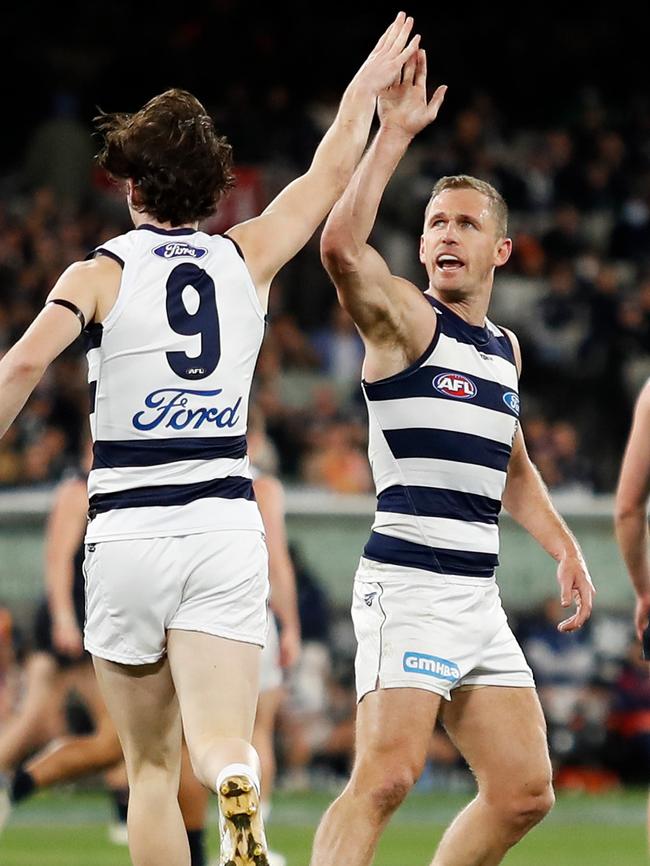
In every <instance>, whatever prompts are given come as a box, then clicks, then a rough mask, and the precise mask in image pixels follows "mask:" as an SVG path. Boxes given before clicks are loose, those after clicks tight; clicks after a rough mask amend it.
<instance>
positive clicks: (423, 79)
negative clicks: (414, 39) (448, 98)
mask: <svg viewBox="0 0 650 866" xmlns="http://www.w3.org/2000/svg"><path fill="white" fill-rule="evenodd" d="M446 92H447V86H446V85H445V84H441V85H440V87H438V88H437V90H436V92H435V93H434V94H433V96H432V97H431V99H430V100H429V101H427V55H426V52H425V51H424V49H419V50H418V51H416V52H414V53H413V54H412V55H411V56H410V57H409V58H408V60H407V61H406V63H405V64H404V67H403V69H402V71H401V74H399V75H397V76H396V77H395V78H394V79H393V80H392V82H391V83H390V86H388V87H387V88H386V89H385V90H384V91H383V92H382V93H380V95H379V106H378V108H379V120H380V121H381V125H382V127H384V128H388V127H392V128H397V129H399V130H401V131H402V132H404V133H405V134H406V135H408V136H409V137H411V138H413V136H415V135H417V134H418V132H420V131H421V130H422V129H424V127H425V126H428V125H429V124H430V123H431V122H432V121H434V120H435V119H436V117H437V116H438V111H439V110H440V106H441V105H442V103H443V100H444V98H445V93H446Z"/></svg>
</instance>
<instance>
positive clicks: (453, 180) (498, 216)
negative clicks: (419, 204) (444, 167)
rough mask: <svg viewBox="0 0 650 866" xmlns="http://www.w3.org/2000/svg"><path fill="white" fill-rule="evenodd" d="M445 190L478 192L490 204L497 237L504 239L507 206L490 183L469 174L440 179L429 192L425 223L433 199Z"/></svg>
mask: <svg viewBox="0 0 650 866" xmlns="http://www.w3.org/2000/svg"><path fill="white" fill-rule="evenodd" d="M446 189H474V190H476V192H480V193H481V194H482V195H484V196H485V197H486V198H487V199H488V200H489V202H490V208H491V210H492V213H493V214H494V218H495V220H496V224H497V230H498V235H499V237H504V238H505V237H506V236H507V234H508V205H507V204H506V203H505V200H504V198H503V196H502V195H501V193H500V192H499V191H498V190H497V189H495V188H494V187H493V186H492V184H491V183H488V182H487V181H485V180H479V178H477V177H471V175H469V174H453V175H449V176H447V177H441V178H440V180H439V181H438V182H437V183H436V185H435V186H434V188H433V189H432V191H431V198H430V199H429V203H428V204H427V207H426V210H425V211H424V221H425V222H426V220H427V216H428V214H429V209H430V207H431V203H432V202H433V200H434V198H435V197H436V196H438V195H440V193H441V192H444V191H445V190H446Z"/></svg>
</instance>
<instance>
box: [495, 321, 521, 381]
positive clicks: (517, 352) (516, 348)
mask: <svg viewBox="0 0 650 866" xmlns="http://www.w3.org/2000/svg"><path fill="white" fill-rule="evenodd" d="M499 328H500V330H501V331H503V333H504V334H505V335H506V337H507V338H508V340H509V341H510V345H511V346H512V351H513V353H514V356H515V364H516V365H517V372H518V373H519V374H521V347H520V345H519V340H518V339H517V335H516V334H515V332H514V331H511V330H510V328H504V327H503V325H499Z"/></svg>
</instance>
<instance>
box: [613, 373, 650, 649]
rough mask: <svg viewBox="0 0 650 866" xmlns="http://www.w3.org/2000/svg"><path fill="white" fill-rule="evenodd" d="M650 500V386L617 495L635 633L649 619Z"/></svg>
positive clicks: (632, 434) (638, 409)
mask: <svg viewBox="0 0 650 866" xmlns="http://www.w3.org/2000/svg"><path fill="white" fill-rule="evenodd" d="M649 496H650V382H648V383H647V384H646V385H645V387H644V388H643V390H642V391H641V393H640V395H639V398H638V400H637V403H636V407H635V411H634V421H633V424H632V430H631V431H630V436H629V439H628V443H627V448H626V449H625V456H624V458H623V464H622V466H621V474H620V478H619V482H618V490H617V491H616V514H615V525H616V537H617V539H618V545H619V547H620V549H621V554H622V555H623V559H624V560H625V565H626V566H627V570H628V574H629V575H630V580H631V581H632V585H633V587H634V590H635V592H636V597H637V602H636V613H635V626H636V632H637V635H638V637H639V640H641V637H642V632H643V629H644V628H645V627H646V626H647V625H648V617H650V558H649V556H648V497H649Z"/></svg>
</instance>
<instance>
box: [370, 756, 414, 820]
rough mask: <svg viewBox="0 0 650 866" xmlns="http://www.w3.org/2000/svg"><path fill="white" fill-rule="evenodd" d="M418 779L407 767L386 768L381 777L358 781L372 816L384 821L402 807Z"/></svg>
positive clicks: (375, 776)
mask: <svg viewBox="0 0 650 866" xmlns="http://www.w3.org/2000/svg"><path fill="white" fill-rule="evenodd" d="M416 779H417V774H416V773H414V772H412V771H411V770H410V769H409V768H408V767H406V766H402V767H399V768H398V767H394V768H391V767H386V768H384V769H383V771H382V772H381V773H380V774H379V775H374V774H373V777H372V778H368V779H366V780H361V779H360V780H358V788H359V792H360V793H361V794H362V796H363V797H364V799H367V802H368V811H369V813H370V815H371V816H372V817H374V818H377V819H378V820H380V821H382V820H384V819H385V818H388V817H390V815H392V814H393V812H394V811H395V810H396V809H397V808H398V807H399V806H400V805H401V803H402V802H403V801H404V799H405V798H406V796H407V794H408V793H409V791H410V790H411V788H412V787H413V785H414V784H415V781H416Z"/></svg>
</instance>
